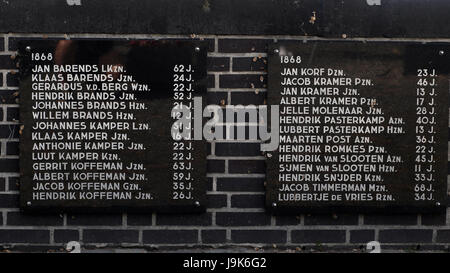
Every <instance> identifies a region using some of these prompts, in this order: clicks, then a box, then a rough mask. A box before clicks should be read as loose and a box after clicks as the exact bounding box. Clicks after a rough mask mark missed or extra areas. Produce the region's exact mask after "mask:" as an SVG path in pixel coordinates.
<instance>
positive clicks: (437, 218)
mask: <svg viewBox="0 0 450 273" xmlns="http://www.w3.org/2000/svg"><path fill="white" fill-rule="evenodd" d="M446 221H447V215H446V213H445V212H444V213H439V214H423V215H422V225H424V226H445V224H446Z"/></svg>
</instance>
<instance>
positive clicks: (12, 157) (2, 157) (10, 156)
mask: <svg viewBox="0 0 450 273" xmlns="http://www.w3.org/2000/svg"><path fill="white" fill-rule="evenodd" d="M18 158H19V156H18V155H1V156H0V159H18Z"/></svg>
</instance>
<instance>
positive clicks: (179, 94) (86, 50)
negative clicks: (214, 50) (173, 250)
mask: <svg viewBox="0 0 450 273" xmlns="http://www.w3.org/2000/svg"><path fill="white" fill-rule="evenodd" d="M19 48H20V49H19V58H18V59H19V62H20V63H19V65H20V120H21V123H22V127H21V132H20V173H21V177H20V192H21V205H22V207H23V208H24V209H30V210H31V209H43V208H44V209H68V210H84V211H91V210H94V211H95V209H99V210H102V211H104V210H109V209H110V210H124V209H136V210H139V209H142V210H144V209H145V210H159V211H171V212H174V211H178V212H179V211H201V210H203V209H204V202H205V180H206V144H205V143H204V142H203V141H194V140H190V139H188V138H181V137H179V136H177V135H176V134H175V135H174V134H173V132H172V131H171V129H172V125H173V124H174V122H175V121H176V120H177V119H178V118H179V116H178V115H176V114H173V113H172V108H173V107H181V106H182V105H184V106H186V107H191V106H192V100H193V98H194V96H202V95H203V94H204V93H205V92H206V87H205V81H206V48H205V46H204V45H203V44H202V43H197V42H192V41H145V40H136V41H112V40H73V41H71V40H31V41H21V43H20V46H19ZM187 127H189V126H187ZM187 127H186V128H183V130H192V127H191V128H187ZM87 208H88V210H86V209H87Z"/></svg>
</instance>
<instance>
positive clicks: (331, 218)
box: [305, 214, 358, 225]
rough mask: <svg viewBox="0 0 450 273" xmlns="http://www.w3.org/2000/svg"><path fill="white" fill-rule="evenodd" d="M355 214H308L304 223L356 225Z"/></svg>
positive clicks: (356, 216)
mask: <svg viewBox="0 0 450 273" xmlns="http://www.w3.org/2000/svg"><path fill="white" fill-rule="evenodd" d="M357 224H358V215H357V214H333V215H331V214H312V215H311V214H308V215H305V225H357Z"/></svg>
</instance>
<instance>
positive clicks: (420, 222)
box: [417, 213, 422, 226]
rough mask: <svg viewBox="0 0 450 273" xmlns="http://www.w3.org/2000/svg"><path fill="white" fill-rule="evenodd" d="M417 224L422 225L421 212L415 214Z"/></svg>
mask: <svg viewBox="0 0 450 273" xmlns="http://www.w3.org/2000/svg"><path fill="white" fill-rule="evenodd" d="M417 225H418V226H421V225H422V214H420V213H419V214H417Z"/></svg>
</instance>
